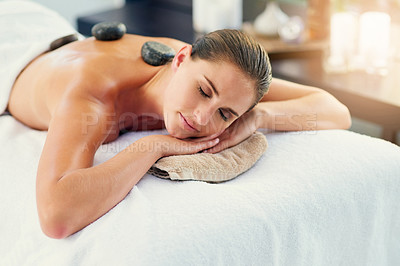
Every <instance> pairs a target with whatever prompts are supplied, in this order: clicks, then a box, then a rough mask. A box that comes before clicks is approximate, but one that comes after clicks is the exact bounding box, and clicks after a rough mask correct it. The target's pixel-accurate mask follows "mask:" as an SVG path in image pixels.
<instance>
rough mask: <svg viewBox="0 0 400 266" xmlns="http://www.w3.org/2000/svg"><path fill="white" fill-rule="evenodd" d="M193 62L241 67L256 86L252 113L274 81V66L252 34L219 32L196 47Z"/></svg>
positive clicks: (208, 35) (211, 34)
mask: <svg viewBox="0 0 400 266" xmlns="http://www.w3.org/2000/svg"><path fill="white" fill-rule="evenodd" d="M191 56H192V58H193V59H196V58H200V59H203V60H208V61H213V62H218V61H228V62H231V63H233V64H235V65H236V66H238V67H239V69H241V70H242V71H243V72H244V73H246V74H247V75H248V76H249V77H250V78H251V79H252V80H254V81H255V84H256V88H255V89H256V99H255V102H254V104H253V105H252V106H251V107H250V108H249V110H251V109H252V108H253V107H254V106H255V105H256V104H257V103H258V102H259V101H260V100H261V98H262V97H263V96H264V94H265V93H266V92H267V91H268V88H269V85H270V83H271V80H272V73H271V64H270V62H269V58H268V54H267V52H266V51H265V49H264V48H263V47H262V46H261V45H260V44H259V43H258V42H257V41H255V40H254V39H253V38H251V37H250V36H249V35H247V34H245V33H243V32H241V31H239V30H229V29H224V30H217V31H214V32H211V33H208V34H206V35H204V36H202V37H201V38H199V39H198V40H196V42H195V43H194V44H193V47H192V54H191Z"/></svg>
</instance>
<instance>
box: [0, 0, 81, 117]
mask: <svg viewBox="0 0 400 266" xmlns="http://www.w3.org/2000/svg"><path fill="white" fill-rule="evenodd" d="M0 25H1V26H0V114H2V113H3V112H4V111H5V110H6V108H7V104H8V99H9V96H10V92H11V88H12V86H13V84H14V82H15V79H16V78H17V77H18V75H19V73H20V72H21V71H22V70H23V69H24V67H25V66H26V65H27V64H28V63H29V62H30V61H32V60H33V59H34V58H36V57H37V56H38V55H40V54H42V53H43V52H45V51H47V50H48V49H49V46H50V43H51V42H52V41H54V40H55V39H58V38H60V37H63V36H66V35H70V34H74V33H77V32H76V30H75V29H74V28H73V27H72V26H71V25H70V24H69V23H68V22H67V21H66V20H65V19H64V18H63V17H61V16H60V15H59V14H57V13H56V12H54V11H52V10H50V9H48V8H45V7H43V6H41V5H39V4H36V3H33V2H30V1H19V0H14V1H2V2H0ZM79 37H80V38H83V37H82V36H81V35H79Z"/></svg>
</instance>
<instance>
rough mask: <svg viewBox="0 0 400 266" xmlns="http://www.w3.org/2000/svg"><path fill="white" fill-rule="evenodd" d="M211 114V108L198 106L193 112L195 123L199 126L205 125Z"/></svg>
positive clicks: (212, 111)
mask: <svg viewBox="0 0 400 266" xmlns="http://www.w3.org/2000/svg"><path fill="white" fill-rule="evenodd" d="M213 113H214V110H213V108H212V107H206V106H198V107H197V108H196V109H195V111H194V117H195V121H196V123H197V124H199V125H200V126H205V125H207V124H208V123H209V122H210V120H211V118H212V116H213Z"/></svg>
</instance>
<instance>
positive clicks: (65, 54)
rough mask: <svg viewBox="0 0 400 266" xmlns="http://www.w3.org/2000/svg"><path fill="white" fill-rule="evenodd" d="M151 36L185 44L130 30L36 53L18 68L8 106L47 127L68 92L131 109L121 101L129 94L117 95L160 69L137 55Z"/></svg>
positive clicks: (26, 119)
mask: <svg viewBox="0 0 400 266" xmlns="http://www.w3.org/2000/svg"><path fill="white" fill-rule="evenodd" d="M149 40H157V41H159V42H163V43H165V44H167V45H169V46H171V47H173V48H174V49H175V50H179V49H180V48H181V47H182V46H183V45H184V44H185V43H183V42H180V41H177V40H173V39H167V38H149V37H143V36H136V35H130V34H127V35H125V36H124V37H123V38H122V39H120V40H118V41H111V42H102V41H96V40H95V39H94V38H88V39H86V40H83V41H77V42H73V43H70V44H68V45H65V46H63V47H61V48H59V49H57V50H54V51H51V52H48V53H45V54H43V55H41V56H39V57H37V58H36V59H35V60H33V61H32V62H31V63H30V64H29V65H28V66H27V67H26V68H25V69H24V70H23V71H22V72H21V74H20V75H19V77H18V78H17V80H16V82H15V84H14V86H13V89H12V93H11V96H10V100H9V106H8V109H9V111H10V112H11V114H12V115H13V116H14V117H15V118H17V119H19V120H20V121H22V122H23V123H25V124H27V125H28V126H30V127H33V128H36V129H41V130H46V129H48V126H49V123H50V120H51V117H52V114H54V111H55V109H56V108H57V106H58V104H59V103H60V101H62V100H64V99H68V95H69V94H75V93H78V94H79V95H80V97H82V98H87V99H91V98H95V99H97V100H100V101H102V102H109V104H114V105H116V106H122V108H124V106H129V108H133V107H132V105H131V104H128V103H125V104H124V100H125V99H127V97H123V98H122V99H121V97H120V95H121V94H123V93H124V92H128V93H129V92H130V93H134V92H135V91H137V89H138V88H140V87H142V86H144V85H145V84H146V83H147V82H148V81H149V80H151V78H152V77H154V75H155V74H156V73H158V71H159V70H160V68H159V67H153V66H150V65H147V64H146V63H145V62H144V61H143V60H142V58H141V54H140V50H141V47H142V45H143V44H144V43H145V42H146V41H149ZM118 100H122V102H121V103H118V102H116V101H118ZM119 111H120V113H123V112H126V111H127V110H119ZM129 111H134V110H129Z"/></svg>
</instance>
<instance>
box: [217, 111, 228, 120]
mask: <svg viewBox="0 0 400 266" xmlns="http://www.w3.org/2000/svg"><path fill="white" fill-rule="evenodd" d="M218 111H219V114H220V116H221V118H222V119H223V120H224V121H225V122H226V121H228V119H229V118H230V113H229V112H227V111H224V110H222V109H218Z"/></svg>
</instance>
